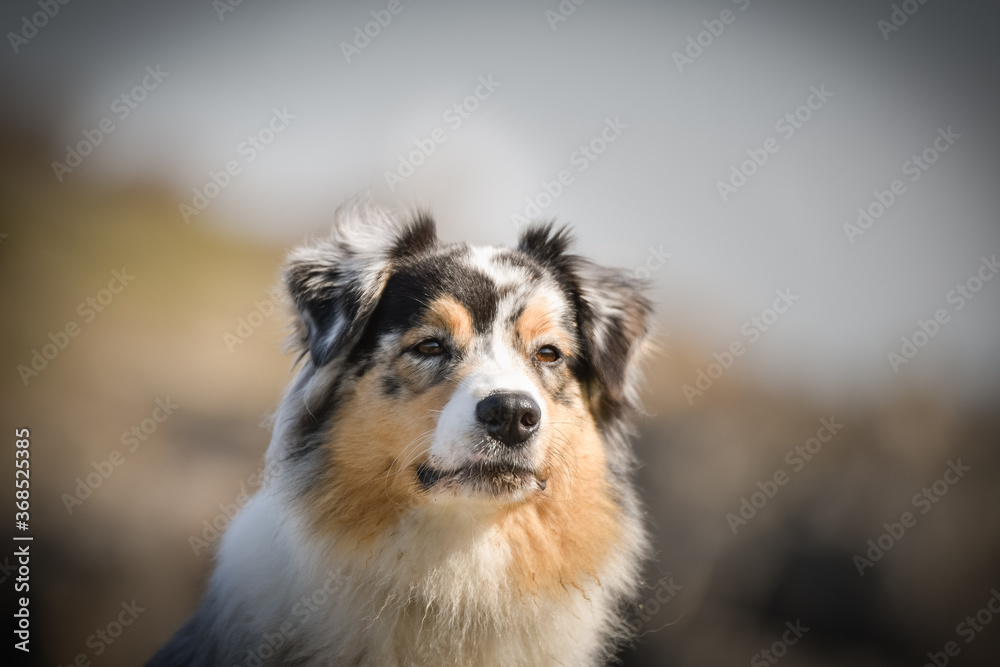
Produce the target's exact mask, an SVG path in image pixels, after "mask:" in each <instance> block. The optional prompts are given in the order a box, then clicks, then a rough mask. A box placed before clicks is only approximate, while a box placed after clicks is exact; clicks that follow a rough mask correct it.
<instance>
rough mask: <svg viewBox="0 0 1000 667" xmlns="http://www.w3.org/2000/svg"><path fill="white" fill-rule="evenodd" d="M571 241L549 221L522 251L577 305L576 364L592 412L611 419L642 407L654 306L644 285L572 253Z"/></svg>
mask: <svg viewBox="0 0 1000 667" xmlns="http://www.w3.org/2000/svg"><path fill="white" fill-rule="evenodd" d="M571 243H572V238H571V236H570V235H569V232H568V231H567V229H566V228H565V227H563V228H556V227H555V226H554V225H553V224H551V223H548V224H543V225H534V226H531V227H528V228H527V229H526V230H525V231H524V232H522V234H521V237H520V240H519V244H518V247H519V249H520V250H521V251H523V252H525V253H527V254H528V255H530V256H531V257H533V258H534V259H535V260H536V261H538V262H540V263H541V264H542V265H544V266H546V267H548V268H549V269H550V270H551V271H552V272H553V273H554V275H555V276H556V279H557V280H558V281H559V282H560V285H561V286H562V288H563V291H564V293H566V295H567V296H568V297H569V299H570V300H571V301H572V302H573V304H574V306H575V308H576V325H577V329H578V333H579V338H580V342H581V344H582V345H583V349H584V354H582V355H580V357H581V358H580V359H578V360H577V362H576V364H577V366H578V371H579V372H580V375H581V379H582V380H583V384H584V387H585V389H586V390H587V393H588V399H589V400H590V403H591V407H592V410H594V413H595V415H596V417H597V418H598V420H599V421H605V420H608V419H613V418H615V417H617V416H620V415H621V413H622V411H623V410H624V409H626V408H632V407H635V406H636V405H637V398H638V397H637V394H638V385H639V382H640V379H641V373H640V365H641V361H642V357H643V356H644V355H643V354H642V353H643V351H644V350H645V348H646V342H647V337H648V336H649V330H650V318H651V314H652V305H651V303H650V301H649V299H648V297H647V296H646V295H645V290H646V289H647V285H646V284H645V283H644V282H643V281H641V280H639V279H637V278H634V277H633V276H631V275H630V274H629V273H628V272H626V271H625V270H623V269H611V268H606V267H603V266H598V265H597V264H594V263H593V262H591V261H589V260H586V259H584V258H582V257H580V256H578V255H574V254H571V253H570V252H569V249H570V245H571Z"/></svg>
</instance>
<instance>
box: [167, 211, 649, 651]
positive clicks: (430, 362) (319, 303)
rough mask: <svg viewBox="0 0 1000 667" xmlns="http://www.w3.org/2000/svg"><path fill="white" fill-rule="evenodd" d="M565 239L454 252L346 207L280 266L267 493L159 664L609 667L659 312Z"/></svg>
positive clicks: (431, 233) (641, 533)
mask: <svg viewBox="0 0 1000 667" xmlns="http://www.w3.org/2000/svg"><path fill="white" fill-rule="evenodd" d="M571 242H572V239H571V237H570V234H569V233H568V231H567V230H566V229H565V228H560V227H556V226H555V225H554V224H553V223H545V224H533V225H531V226H528V227H526V228H525V229H523V230H522V232H521V233H520V235H519V240H518V244H517V246H516V247H513V248H502V247H474V246H469V245H466V244H449V243H444V242H442V241H440V240H439V239H438V236H437V232H436V228H435V223H434V222H433V220H432V219H431V218H430V217H429V216H428V215H427V214H425V213H419V212H418V213H415V214H412V215H409V216H408V217H405V218H403V217H400V216H397V215H396V214H392V213H389V212H386V211H384V210H381V209H378V208H375V207H373V206H372V205H369V204H354V205H350V206H346V207H342V208H341V209H340V211H339V212H338V216H337V222H336V223H335V225H334V231H333V233H332V234H331V235H330V236H329V237H326V238H322V239H320V240H318V241H314V242H313V243H312V244H310V245H308V246H306V247H303V248H300V249H297V250H294V251H293V252H292V253H291V254H290V256H289V257H288V260H287V262H286V265H285V268H284V270H283V280H284V284H285V287H286V288H287V293H288V296H289V297H290V299H289V302H290V304H291V305H293V306H294V319H295V324H294V328H293V332H292V335H291V338H290V340H291V345H292V347H293V348H295V349H296V350H297V351H298V353H299V359H298V360H297V364H296V367H297V368H298V372H297V375H296V376H295V378H294V379H293V380H292V382H291V383H290V385H289V387H288V388H287V390H286V392H285V395H284V397H283V399H282V401H281V404H280V407H279V408H278V410H277V412H276V413H275V416H274V422H273V436H272V440H271V444H270V446H269V448H268V452H267V455H266V460H265V461H266V462H265V466H266V470H267V473H266V475H267V481H266V482H265V484H264V485H262V488H261V490H260V491H259V492H258V493H257V494H256V495H255V496H254V497H253V498H252V499H251V500H250V502H249V503H248V504H247V505H246V506H245V507H244V508H243V510H242V511H241V512H240V514H239V515H238V516H237V517H236V518H235V519H234V521H233V523H232V524H231V525H230V527H229V528H228V530H227V531H226V534H225V535H224V537H223V539H222V541H221V544H220V547H219V550H218V553H217V556H216V561H217V564H216V568H215V570H214V573H213V575H212V577H211V580H210V582H209V585H208V588H207V592H206V594H205V596H204V598H203V600H202V603H201V605H200V607H199V608H198V610H197V611H196V612H195V614H194V615H193V617H192V618H191V619H190V620H189V622H188V623H187V624H186V625H185V626H184V627H183V628H182V629H181V630H180V631H179V632H178V633H177V634H176V635H175V636H174V638H173V639H172V640H171V641H170V642H169V643H168V644H167V645H166V646H165V647H164V648H162V649H161V650H160V651H159V652H158V653H157V654H156V655H155V656H154V657H153V659H152V660H151V662H149V663H148V665H149V667H181V666H184V667H216V666H219V667H222V666H224V667H233V666H236V665H238V666H240V667H260V666H271V665H294V666H298V667H313V666H319V665H352V666H354V665H358V666H377V667H385V666H389V665H434V666H439V665H471V666H476V667H492V666H505V665H510V666H518V667H523V666H526V665H567V666H572V667H580V666H581V665H583V666H586V665H602V664H606V663H607V661H609V660H612V659H614V656H615V653H616V652H617V650H618V649H619V647H620V645H621V643H622V642H623V641H627V640H628V639H629V636H630V627H629V623H628V620H627V618H626V613H625V612H626V611H627V610H628V609H629V608H630V607H629V605H630V604H631V601H632V600H633V598H634V596H635V595H636V593H637V588H638V586H639V583H640V571H641V569H642V566H643V563H644V560H645V558H646V555H647V549H648V541H647V534H646V530H645V528H644V525H643V518H642V517H643V514H642V510H641V506H640V502H639V500H638V496H637V493H636V490H635V488H634V485H633V481H632V474H633V471H634V469H635V461H634V457H633V454H632V450H631V445H630V443H629V438H630V435H631V433H630V431H631V427H630V419H631V417H632V416H633V415H634V414H635V413H636V411H637V410H638V402H637V400H638V399H637V386H638V384H639V382H640V366H641V363H642V359H643V357H644V356H645V354H644V353H645V350H646V349H647V348H648V347H649V345H648V339H649V337H650V331H649V330H650V320H651V304H650V301H649V299H648V298H647V296H645V293H644V289H645V288H644V285H642V284H641V283H640V282H638V281H637V280H636V279H635V278H633V277H632V276H631V275H629V273H627V272H625V271H622V270H615V269H609V268H603V267H601V266H598V265H596V264H594V263H592V262H591V261H589V260H586V259H584V258H582V257H580V256H578V255H575V254H573V253H572V252H571V247H570V246H571Z"/></svg>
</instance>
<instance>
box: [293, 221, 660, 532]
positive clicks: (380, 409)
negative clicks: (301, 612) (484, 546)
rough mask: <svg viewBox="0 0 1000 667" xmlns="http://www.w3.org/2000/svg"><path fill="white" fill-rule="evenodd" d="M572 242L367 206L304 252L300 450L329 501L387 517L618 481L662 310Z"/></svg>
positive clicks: (298, 265) (300, 256)
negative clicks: (403, 218) (471, 242)
mask: <svg viewBox="0 0 1000 667" xmlns="http://www.w3.org/2000/svg"><path fill="white" fill-rule="evenodd" d="M568 246H569V238H568V235H567V233H566V231H565V230H562V229H556V228H554V227H553V226H551V225H541V226H534V227H530V228H528V229H527V230H526V231H524V232H523V233H522V234H521V237H520V239H519V243H518V246H517V247H516V248H495V247H470V246H467V245H464V244H445V243H442V242H440V241H439V240H438V238H437V235H436V232H435V227H434V223H433V222H432V221H431V220H430V219H429V218H428V217H426V216H423V215H418V216H416V217H415V218H413V219H412V220H410V221H409V222H405V223H398V222H395V221H394V220H392V219H391V218H390V217H389V216H388V215H387V214H385V213H382V212H379V211H375V210H369V209H363V210H361V211H355V212H353V213H349V214H347V215H345V216H343V219H342V221H341V222H340V223H339V224H338V228H337V230H336V231H335V233H334V234H333V236H332V237H331V238H329V239H327V240H324V241H321V242H319V243H318V244H314V245H312V246H310V247H306V248H302V249H299V250H297V251H295V252H293V253H292V255H291V256H290V258H289V260H288V263H287V265H286V269H285V279H286V283H287V286H288V290H289V293H290V295H291V298H292V301H293V303H294V305H295V307H296V310H297V313H298V323H297V330H296V342H297V344H298V345H299V346H300V349H301V351H302V354H303V357H304V363H303V368H302V370H301V373H300V376H299V378H298V381H297V382H296V384H295V385H294V386H293V388H292V391H291V392H290V394H289V399H288V402H289V403H290V404H291V405H293V406H295V407H294V408H293V414H292V415H289V416H288V419H289V421H290V427H289V429H288V434H287V436H286V437H285V444H284V445H283V447H284V450H283V456H285V457H287V458H288V459H292V460H293V459H297V458H312V459H313V463H310V464H309V467H310V468H311V469H312V470H313V471H314V473H315V474H314V475H313V476H312V478H311V480H312V481H311V482H310V487H311V488H313V489H314V490H315V492H316V494H317V495H316V499H317V500H318V501H319V502H320V504H321V505H326V506H327V509H328V510H329V512H331V513H334V514H339V515H343V520H344V521H345V522H354V523H358V522H360V523H361V524H368V525H371V523H370V522H372V521H376V522H379V521H380V519H385V518H388V515H390V514H392V513H394V512H398V511H399V510H400V508H402V507H412V506H414V505H420V504H423V503H427V502H438V501H441V502H448V503H452V502H458V503H470V502H472V503H476V502H482V501H487V502H489V503H491V504H492V505H494V506H495V505H497V504H500V505H506V504H510V503H524V502H531V501H532V500H536V501H543V500H544V498H545V497H546V496H548V497H551V496H553V495H557V496H558V495H560V494H566V493H568V492H569V487H571V486H572V485H573V484H574V483H577V484H579V481H578V480H579V479H581V478H587V479H589V480H592V481H593V480H595V479H596V480H607V479H608V478H609V476H610V473H609V472H608V468H609V463H608V462H609V460H610V459H614V458H615V456H616V454H615V453H613V452H609V451H607V449H606V448H608V447H610V446H612V445H609V444H608V441H609V440H616V441H617V440H618V438H610V437H604V436H605V434H606V433H607V432H608V431H617V427H618V425H619V424H620V422H621V420H622V417H623V416H624V414H625V413H626V411H628V410H629V409H630V407H631V406H632V404H633V401H634V390H635V383H636V380H637V369H636V366H637V356H638V352H639V350H640V348H641V347H642V344H643V341H644V339H645V337H646V333H647V320H648V315H649V310H650V309H649V303H648V301H647V300H646V298H645V297H644V296H643V295H642V294H641V291H640V289H639V286H638V285H637V284H636V283H635V282H634V281H633V280H632V279H631V278H630V277H629V276H628V275H627V274H626V273H625V272H622V271H616V270H610V269H605V268H600V267H598V266H596V265H594V264H592V263H590V262H588V261H586V260H584V259H582V258H580V257H578V256H576V255H573V254H571V253H570V252H569V248H568ZM614 446H621V445H620V444H616V445H614ZM315 457H319V458H318V462H317V460H316V459H315ZM317 471H318V472H317ZM574 480H577V481H576V482H575V481H574ZM554 487H555V488H554Z"/></svg>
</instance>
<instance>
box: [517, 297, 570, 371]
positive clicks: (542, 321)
mask: <svg viewBox="0 0 1000 667" xmlns="http://www.w3.org/2000/svg"><path fill="white" fill-rule="evenodd" d="M557 311H558V306H557V305H555V304H553V303H552V300H551V298H550V297H547V296H545V297H541V298H536V299H535V300H534V301H532V302H531V303H530V304H528V307H527V308H525V309H524V312H523V313H521V317H520V319H518V321H517V335H518V337H519V338H520V339H521V341H523V344H524V345H525V346H527V349H526V350H525V352H526V353H527V354H529V355H532V354H534V355H535V358H536V359H538V356H537V355H538V351H539V350H540V349H541V347H551V348H554V349H555V350H556V353H557V354H558V355H559V356H571V355H572V353H573V339H572V337H571V336H570V334H569V333H568V332H567V331H566V330H565V329H563V327H562V325H561V324H560V322H559V318H558V316H557V314H556V313H557ZM546 339H547V340H546ZM543 341H544V342H546V343H550V344H547V345H544V346H540V347H538V348H535V350H534V351H532V347H534V346H536V345H538V344H539V343H542V342H543ZM538 360H539V361H543V360H542V359H538Z"/></svg>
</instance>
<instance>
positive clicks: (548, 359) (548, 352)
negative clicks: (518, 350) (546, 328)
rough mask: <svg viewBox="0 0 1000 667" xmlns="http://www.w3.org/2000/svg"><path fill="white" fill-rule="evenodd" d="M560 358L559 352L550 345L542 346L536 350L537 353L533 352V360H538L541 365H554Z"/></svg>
mask: <svg viewBox="0 0 1000 667" xmlns="http://www.w3.org/2000/svg"><path fill="white" fill-rule="evenodd" d="M561 356H562V355H561V354H559V350H558V349H557V348H555V347H553V346H552V345H543V346H542V347H540V348H538V352H535V359H538V360H539V361H540V362H542V363H543V364H554V363H555V362H557V361H559V358H560V357H561Z"/></svg>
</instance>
